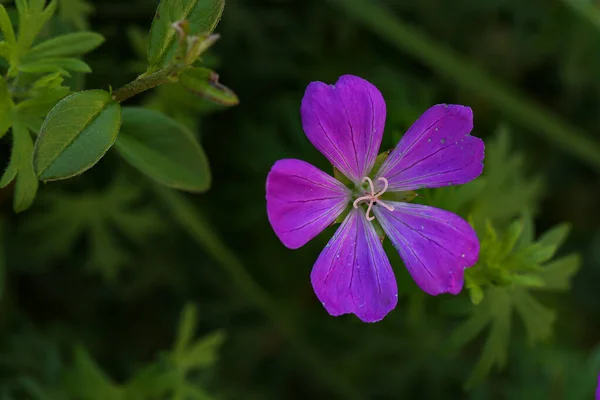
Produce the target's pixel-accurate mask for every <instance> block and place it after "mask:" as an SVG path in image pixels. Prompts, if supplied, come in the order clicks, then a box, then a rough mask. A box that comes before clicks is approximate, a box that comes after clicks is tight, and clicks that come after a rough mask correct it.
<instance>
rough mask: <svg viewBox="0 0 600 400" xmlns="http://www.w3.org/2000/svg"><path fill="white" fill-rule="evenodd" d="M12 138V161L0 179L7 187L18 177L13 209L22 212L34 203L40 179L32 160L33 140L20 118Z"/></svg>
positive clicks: (15, 125)
mask: <svg viewBox="0 0 600 400" xmlns="http://www.w3.org/2000/svg"><path fill="white" fill-rule="evenodd" d="M12 138H13V146H12V152H11V157H10V162H9V164H8V168H7V169H6V171H4V175H3V176H2V179H0V188H3V187H6V186H7V185H8V184H9V183H11V182H12V180H13V179H15V177H16V179H17V181H16V183H15V194H14V201H13V209H14V210H15V212H22V211H25V210H26V209H28V208H29V207H30V206H31V204H32V203H33V201H34V199H35V195H36V193H37V189H38V180H37V177H36V175H35V172H34V170H33V164H32V162H31V156H32V153H33V141H32V140H31V136H30V134H29V130H28V129H27V127H26V126H25V124H24V121H21V120H20V119H19V118H16V119H15V120H14V121H13V128H12Z"/></svg>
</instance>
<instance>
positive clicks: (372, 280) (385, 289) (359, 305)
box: [310, 209, 398, 322]
mask: <svg viewBox="0 0 600 400" xmlns="http://www.w3.org/2000/svg"><path fill="white" fill-rule="evenodd" d="M310 279H311V281H312V285H313V288H314V290H315V293H316V295H317V297H318V298H319V300H320V301H321V302H322V303H323V306H324V307H325V309H326V310H327V312H328V313H329V314H331V315H333V316H338V315H342V314H348V313H352V314H355V315H356V316H357V317H358V318H360V319H361V320H362V321H363V322H376V321H379V320H381V319H382V318H383V317H385V316H386V314H387V313H389V312H390V311H391V310H392V309H394V307H396V304H397V302H398V287H397V286H396V278H395V277H394V273H393V271H392V267H391V266H390V262H389V260H388V258H387V256H386V254H385V252H384V251H383V247H382V245H381V242H380V240H379V237H377V233H376V232H375V228H374V227H373V224H371V223H370V222H369V221H367V219H366V217H365V213H364V211H363V210H362V209H353V210H352V211H351V212H350V213H349V214H348V216H347V217H346V219H345V220H344V222H343V223H342V225H341V226H340V227H339V228H338V230H337V232H336V233H335V235H334V236H333V238H331V240H330V241H329V243H328V244H327V246H326V247H325V249H324V250H323V252H321V255H320V256H319V258H318V259H317V262H316V263H315V266H314V267H313V270H312V273H311V275H310Z"/></svg>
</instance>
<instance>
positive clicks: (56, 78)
mask: <svg viewBox="0 0 600 400" xmlns="http://www.w3.org/2000/svg"><path fill="white" fill-rule="evenodd" d="M63 81H64V78H63V77H62V76H61V74H60V73H59V72H55V73H52V74H48V75H44V76H42V77H41V78H39V79H38V80H36V81H35V82H34V83H33V85H32V86H31V88H30V89H29V93H28V94H29V96H28V97H29V98H28V99H26V100H23V101H21V102H20V103H19V104H18V105H17V107H16V109H17V112H18V114H19V115H20V116H22V117H23V119H24V120H26V121H28V122H32V120H34V119H38V118H45V117H46V115H48V113H49V112H50V110H51V109H52V108H53V107H54V106H55V105H56V103H58V102H59V101H60V100H62V99H63V98H64V97H65V96H67V95H68V94H69V88H68V87H66V86H63ZM42 122H43V121H42ZM41 125H42V124H41V123H40V124H39V128H36V129H32V130H33V131H35V132H36V133H39V131H40V128H41Z"/></svg>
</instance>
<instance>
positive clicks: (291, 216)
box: [267, 159, 350, 249]
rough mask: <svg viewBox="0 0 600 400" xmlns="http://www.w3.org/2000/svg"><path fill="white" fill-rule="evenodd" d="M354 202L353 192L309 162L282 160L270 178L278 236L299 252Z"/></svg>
mask: <svg viewBox="0 0 600 400" xmlns="http://www.w3.org/2000/svg"><path fill="white" fill-rule="evenodd" d="M349 201H350V191H349V190H348V188H347V187H345V186H344V185H342V184H341V183H340V182H338V181H337V180H336V179H334V178H333V177H331V176H329V175H327V174H326V173H325V172H323V171H321V170H320V169H318V168H317V167H314V166H312V165H310V164H309V163H307V162H304V161H301V160H294V159H284V160H279V161H277V162H276V163H275V165H273V168H271V171H270V172H269V175H268V176H267V215H268V217H269V222H270V223H271V226H272V227H273V230H274V231H275V234H276V235H277V237H279V239H280V240H281V241H282V242H283V244H284V245H285V246H286V247H288V248H290V249H297V248H298V247H301V246H303V245H304V244H306V242H308V241H309V240H311V239H312V238H314V237H315V236H317V235H318V234H319V233H321V231H323V229H325V228H326V227H327V226H329V225H331V224H332V223H333V222H334V221H335V219H336V218H337V217H338V216H339V215H340V214H341V213H342V211H344V209H345V208H346V206H347V205H348V202H349Z"/></svg>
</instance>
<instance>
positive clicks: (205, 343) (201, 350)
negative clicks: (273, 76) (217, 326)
mask: <svg viewBox="0 0 600 400" xmlns="http://www.w3.org/2000/svg"><path fill="white" fill-rule="evenodd" d="M224 341H225V335H224V334H223V333H221V332H215V333H212V334H210V335H207V336H205V337H203V338H201V339H198V340H197V341H196V342H194V343H192V344H191V345H190V346H189V347H188V348H187V349H186V351H185V352H183V353H182V354H179V355H178V356H177V361H176V362H177V364H178V365H179V366H180V367H181V368H183V369H185V370H188V369H194V368H202V367H206V366H209V365H212V364H213V363H214V362H215V361H216V360H217V352H218V351H219V349H220V348H221V345H222V344H223V342H224Z"/></svg>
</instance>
